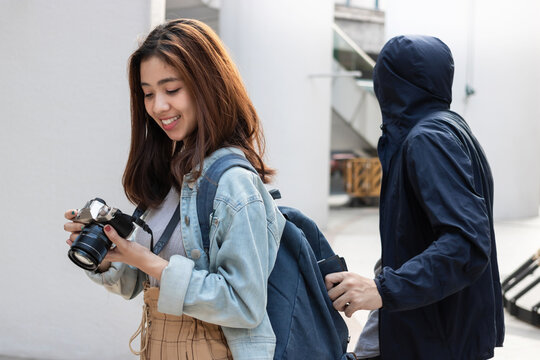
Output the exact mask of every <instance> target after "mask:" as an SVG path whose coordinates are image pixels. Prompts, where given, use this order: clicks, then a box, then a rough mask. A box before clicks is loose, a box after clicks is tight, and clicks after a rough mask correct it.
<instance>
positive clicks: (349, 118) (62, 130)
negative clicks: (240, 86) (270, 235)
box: [0, 0, 540, 359]
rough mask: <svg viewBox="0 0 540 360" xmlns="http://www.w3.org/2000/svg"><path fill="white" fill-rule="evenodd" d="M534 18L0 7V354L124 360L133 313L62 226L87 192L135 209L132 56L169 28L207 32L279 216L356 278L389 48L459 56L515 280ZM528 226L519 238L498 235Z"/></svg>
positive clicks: (534, 103) (28, 2)
mask: <svg viewBox="0 0 540 360" xmlns="http://www.w3.org/2000/svg"><path fill="white" fill-rule="evenodd" d="M538 15H540V2H538V1H535V0H522V1H519V2H511V1H506V0H491V1H488V0H455V1H443V0H408V1H399V0H379V1H377V0H346V1H343V0H340V1H338V0H335V1H333V0H316V1H314V0H257V1H254V0H221V1H220V0H115V1H109V0H90V1H89V0H0V52H1V56H0V79H1V81H2V84H1V85H0V104H1V106H0V114H1V116H2V123H3V124H4V128H3V129H2V131H0V149H1V157H0V161H1V172H2V177H1V179H2V180H1V181H2V182H1V188H0V200H1V205H2V206H1V208H0V215H1V216H0V218H1V219H2V227H3V230H2V232H1V235H0V239H1V244H2V248H3V250H2V251H1V252H0V266H1V269H2V273H3V274H4V280H3V286H2V290H1V296H0V358H2V357H1V356H2V355H4V356H10V357H21V358H34V359H96V358H99V359H133V358H135V357H134V356H133V355H131V354H130V352H129V349H128V347H127V342H128V339H129V337H130V336H131V334H132V333H133V332H134V331H135V330H136V328H137V326H138V325H139V322H140V309H141V306H142V300H141V299H140V298H137V299H135V300H133V301H130V302H127V301H125V300H123V299H122V298H120V297H117V296H115V295H109V294H108V293H107V292H106V291H104V290H103V289H100V288H99V287H97V286H96V285H94V284H93V283H91V282H90V281H89V280H88V279H87V278H86V276H85V274H84V273H83V272H82V271H80V269H78V268H76V267H75V266H74V265H73V264H72V263H71V262H70V261H69V260H68V258H67V256H66V253H67V245H66V244H65V242H64V241H65V239H67V235H66V234H67V233H65V232H64V231H63V228H62V225H63V223H64V222H65V221H64V219H63V214H64V211H65V210H66V209H68V208H80V207H82V206H83V205H84V204H85V202H86V201H87V200H89V199H91V198H93V197H96V196H100V197H102V198H103V199H105V200H106V201H107V202H108V203H109V204H110V205H112V206H114V207H118V208H120V209H122V210H123V211H125V212H130V211H132V210H133V208H134V207H133V205H132V204H130V203H129V202H128V201H127V200H126V198H125V196H124V193H123V189H122V186H121V177H122V173H123V170H124V166H125V162H126V159H127V154H128V150H129V136H130V113H129V88H128V82H127V70H126V65H127V60H128V57H129V55H130V54H131V52H132V51H133V50H135V48H136V47H137V44H138V42H139V41H140V40H141V39H143V38H144V36H145V35H146V34H147V33H148V32H149V31H150V29H152V28H153V27H154V26H155V25H157V24H159V23H162V22H163V21H165V20H166V19H173V18H178V17H186V18H196V19H199V20H202V21H204V22H206V23H207V24H209V25H210V26H211V27H212V28H214V30H216V31H217V32H218V34H219V35H220V37H221V38H222V40H223V41H224V43H225V45H226V47H227V48H228V49H229V50H230V53H231V55H232V57H233V59H234V60H235V62H236V64H237V65H238V68H239V70H240V73H241V75H242V77H243V79H244V82H245V85H246V87H247V89H248V92H249V94H250V96H251V99H252V100H253V102H254V104H255V107H256V108H257V111H258V113H259V115H260V117H261V119H262V121H263V126H264V130H265V135H266V140H267V160H268V162H269V164H270V166H272V167H274V168H276V169H277V170H278V176H277V179H276V183H275V186H276V187H278V188H279V189H280V190H281V193H282V195H283V199H282V200H280V204H281V205H291V206H294V207H297V208H299V209H300V210H302V211H304V212H305V213H306V214H308V215H309V216H311V217H312V218H313V219H314V220H315V221H316V222H317V223H318V224H319V225H320V226H321V227H322V228H323V229H326V231H327V233H328V237H329V238H330V240H331V241H333V242H334V246H335V247H339V249H341V250H342V251H351V252H350V253H348V254H350V255H349V256H350V258H348V263H349V264H353V265H352V266H350V267H352V268H353V269H355V270H356V269H360V271H364V268H365V269H370V267H371V266H372V264H374V263H375V261H376V260H377V257H378V246H379V245H378V241H379V239H378V234H377V227H376V226H377V221H378V219H377V210H376V209H377V204H378V194H379V187H380V176H381V174H380V165H379V163H378V160H377V154H376V144H377V140H378V137H379V136H380V129H379V126H380V123H381V115H380V110H379V107H378V104H377V101H376V99H375V96H374V93H373V83H372V70H373V66H374V64H375V62H376V60H377V56H378V53H379V51H380V50H381V48H382V46H383V45H384V43H385V42H386V40H388V39H389V38H391V37H393V36H394V35H398V34H427V35H433V36H437V37H439V38H440V39H441V40H442V41H444V42H445V43H446V44H447V45H448V46H449V47H450V48H451V50H452V52H453V55H454V61H455V79H454V86H453V94H454V96H453V98H454V100H453V104H452V109H453V110H455V111H457V112H458V113H460V114H461V115H463V116H464V117H465V119H466V120H467V121H468V123H469V124H470V126H471V128H472V129H473V131H474V132H475V134H476V135H477V137H478V139H479V140H480V143H481V144H482V145H483V147H484V150H485V152H486V154H487V157H488V159H489V161H490V164H491V167H492V171H493V174H494V180H495V217H496V219H497V221H498V222H499V224H518V225H515V226H514V227H512V226H510V227H505V228H501V229H502V230H501V233H503V234H508V236H506V237H505V238H504V239H503V240H501V237H499V242H502V248H503V249H508V251H507V253H506V254H510V252H511V261H509V262H506V263H503V262H501V273H502V275H505V274H506V275H507V274H509V273H510V272H511V271H512V270H513V268H514V267H517V266H518V265H520V263H521V262H522V260H525V259H526V258H527V257H528V256H529V255H530V251H529V250H530V249H532V248H534V249H537V248H538V247H539V246H540V222H538V221H537V220H535V219H537V217H538V212H539V205H540V161H539V159H538V157H539V155H540V141H539V139H540V67H539V66H538V64H540V26H539V25H538ZM364 220H365V221H369V222H368V223H365V224H364V223H363V221H364ZM351 224H355V225H354V226H352V227H351V226H349V225H351ZM527 228H530V229H533V230H534V231H536V232H533V233H527V235H526V236H528V238H527V239H528V240H527V241H525V242H523V243H522V242H520V241H519V239H518V238H516V237H512V236H510V235H512V234H514V235H515V234H517V233H518V232H519V230H523V229H527ZM351 229H354V233H348V231H350V230H351ZM531 234H533V235H531ZM531 237H532V238H531ZM351 246H352V247H351ZM512 251H513V252H512ZM355 252H356V253H358V254H359V256H358V257H355ZM348 254H347V255H348ZM500 254H501V252H500ZM368 255H369V256H368ZM504 255H505V253H504V251H503V252H502V254H501V256H504ZM508 256H510V255H508ZM355 264H356V265H355ZM366 271H367V270H366ZM366 275H367V274H366ZM360 327H361V324H360ZM355 331H356V330H355ZM519 331H521V330H519ZM528 331H529V330H527V329H525V330H524V333H525V334H526V336H529V335H530V334H531V332H530V331H529V332H528ZM354 334H355V335H356V336H357V335H358V333H357V332H355V333H354ZM532 334H533V335H532V337H535V336H538V335H539V334H540V332H538V333H534V332H533V333H532ZM354 341H355V339H353V342H354ZM533 344H537V345H538V344H539V343H538V342H536V343H533ZM6 358H7V357H6ZM502 358H505V359H506V358H509V357H502Z"/></svg>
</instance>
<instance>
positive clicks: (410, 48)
mask: <svg viewBox="0 0 540 360" xmlns="http://www.w3.org/2000/svg"><path fill="white" fill-rule="evenodd" d="M453 78H454V60H453V59H452V53H451V52H450V49H449V48H448V46H446V44H444V43H443V42H442V41H441V40H439V39H437V38H435V37H431V36H422V35H413V36H397V37H394V38H392V39H390V40H389V41H388V42H387V43H386V45H385V46H384V47H383V49H382V50H381V53H380V54H379V57H378V59H377V64H376V66H375V69H374V74H373V83H374V90H375V95H376V96H377V99H378V100H379V105H380V107H381V112H382V115H383V130H384V129H385V128H386V129H387V130H392V129H391V128H394V127H397V128H399V132H400V133H403V132H405V133H406V132H407V130H408V129H410V128H411V127H413V126H414V125H415V124H416V122H418V120H420V119H421V118H423V117H424V116H426V115H427V114H428V113H430V112H433V111H438V110H446V109H449V108H450V103H451V102H452V81H453ZM394 130H395V129H394Z"/></svg>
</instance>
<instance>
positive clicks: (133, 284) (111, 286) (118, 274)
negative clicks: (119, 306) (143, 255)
mask: <svg viewBox="0 0 540 360" xmlns="http://www.w3.org/2000/svg"><path fill="white" fill-rule="evenodd" d="M86 274H87V275H88V277H89V278H90V279H91V280H92V281H93V282H95V283H97V284H99V285H103V287H105V289H107V290H108V291H110V292H112V293H114V294H117V295H120V296H122V297H123V298H125V299H133V298H134V297H135V296H137V295H138V294H139V293H140V292H141V291H142V289H143V282H144V274H143V273H142V272H141V271H140V270H138V269H137V268H134V267H132V266H129V265H126V264H124V263H121V262H113V263H112V264H111V266H110V267H109V269H108V270H107V271H104V272H102V273H94V272H91V271H86Z"/></svg>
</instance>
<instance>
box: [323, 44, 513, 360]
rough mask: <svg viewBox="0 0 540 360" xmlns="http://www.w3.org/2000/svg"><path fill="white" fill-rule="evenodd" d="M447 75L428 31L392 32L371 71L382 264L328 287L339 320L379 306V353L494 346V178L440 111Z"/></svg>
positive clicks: (445, 105)
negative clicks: (372, 272) (374, 271)
mask: <svg viewBox="0 0 540 360" xmlns="http://www.w3.org/2000/svg"><path fill="white" fill-rule="evenodd" d="M453 76H454V62H453V59H452V54H451V52H450V49H449V48H448V47H447V46H446V45H445V44H444V43H443V42H442V41H441V40H439V39H437V38H434V37H429V36H398V37H395V38H392V39H391V40H389V41H388V42H387V43H386V45H385V46H384V47H383V49H382V51H381V53H380V55H379V57H378V60H377V64H376V66H375V69H374V79H373V81H374V90H375V94H376V96H377V99H378V101H379V104H380V107H381V112H382V117H383V124H382V126H381V128H382V130H383V134H382V136H381V138H380V140H379V144H378V154H379V159H380V161H381V164H382V169H383V179H382V187H381V197H380V235H381V250H382V255H381V258H382V271H381V272H380V274H379V275H377V276H376V278H375V279H373V280H372V279H368V278H364V277H362V276H360V275H357V274H353V273H338V274H330V275H328V276H327V277H326V283H327V288H328V289H329V295H330V298H331V299H332V300H333V301H334V306H335V307H336V308H337V309H338V310H340V311H345V314H346V315H347V316H351V315H352V313H354V311H356V310H359V309H368V310H373V309H377V308H380V309H379V311H378V312H379V317H378V322H379V331H378V333H379V347H380V348H379V350H380V356H381V358H382V359H415V360H421V359H430V360H431V359H437V360H446V359H460V360H468V359H475V360H476V359H489V358H491V357H493V355H494V347H496V346H502V343H503V339H504V318H503V306H502V294H501V285H500V279H499V270H498V265H497V252H496V246H495V233H494V227H493V179H492V175H491V170H490V167H489V164H488V161H487V159H486V157H485V154H484V152H483V150H482V147H481V146H480V144H479V143H478V141H477V139H476V138H475V137H474V135H473V134H472V132H471V129H470V128H469V126H468V125H467V123H466V122H465V120H464V119H463V118H462V117H461V116H459V115H458V114H456V113H455V112H452V111H450V110H449V109H450V103H451V101H452V81H453ZM336 284H337V285H336ZM334 285H336V286H335V287H334ZM371 333H373V332H371Z"/></svg>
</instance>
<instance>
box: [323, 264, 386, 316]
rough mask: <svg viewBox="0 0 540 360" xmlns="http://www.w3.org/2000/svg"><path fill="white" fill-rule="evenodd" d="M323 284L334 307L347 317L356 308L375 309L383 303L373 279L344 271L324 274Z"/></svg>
mask: <svg viewBox="0 0 540 360" xmlns="http://www.w3.org/2000/svg"><path fill="white" fill-rule="evenodd" d="M325 284H326V290H328V296H329V297H330V299H331V300H332V301H333V304H334V308H335V309H336V310H338V311H343V312H345V315H346V316H347V317H351V316H352V314H354V312H356V311H357V310H375V309H379V308H381V307H382V305H383V303H382V298H381V295H380V294H379V290H378V289H377V285H376V284H375V281H374V280H373V279H368V278H365V277H363V276H360V275H358V274H355V273H352V272H347V271H344V272H338V273H332V274H328V275H326V277H325Z"/></svg>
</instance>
